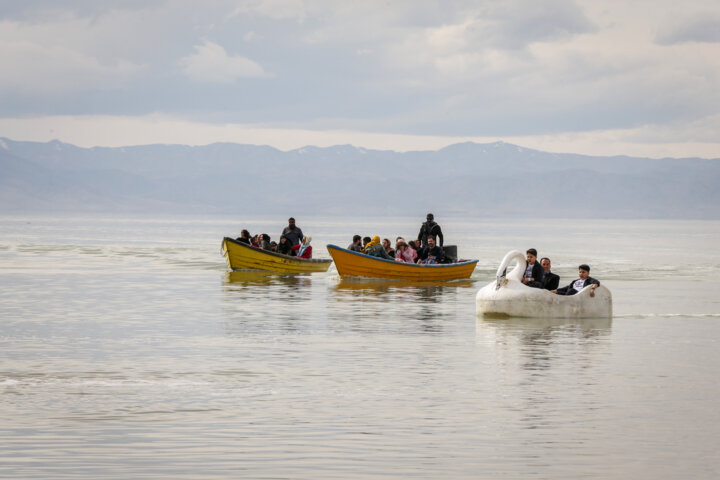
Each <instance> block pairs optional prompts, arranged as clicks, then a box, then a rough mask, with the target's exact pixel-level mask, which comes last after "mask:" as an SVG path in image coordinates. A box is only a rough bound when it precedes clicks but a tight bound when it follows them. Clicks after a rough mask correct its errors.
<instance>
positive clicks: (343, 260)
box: [327, 245, 478, 282]
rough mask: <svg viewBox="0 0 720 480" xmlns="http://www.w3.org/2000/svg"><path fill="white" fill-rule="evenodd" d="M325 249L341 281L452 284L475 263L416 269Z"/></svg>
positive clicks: (335, 249) (331, 246) (339, 250)
mask: <svg viewBox="0 0 720 480" xmlns="http://www.w3.org/2000/svg"><path fill="white" fill-rule="evenodd" d="M327 249H328V252H330V256H331V257H332V258H333V260H334V261H335V267H336V268H337V271H338V274H340V276H341V277H348V276H355V277H373V278H388V279H398V280H414V281H420V282H427V281H435V280H455V279H459V278H469V277H470V275H472V272H473V270H475V266H476V265H477V262H478V261H477V260H466V261H461V262H457V263H442V264H439V265H417V264H413V263H404V262H396V261H394V260H386V259H384V258H378V257H371V256H369V255H365V254H363V253H358V252H353V251H351V250H347V249H345V248H340V247H338V246H335V245H328V246H327Z"/></svg>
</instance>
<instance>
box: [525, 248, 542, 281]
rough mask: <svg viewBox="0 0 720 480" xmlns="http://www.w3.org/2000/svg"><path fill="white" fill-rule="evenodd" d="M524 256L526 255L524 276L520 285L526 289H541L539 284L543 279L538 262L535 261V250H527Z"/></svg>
mask: <svg viewBox="0 0 720 480" xmlns="http://www.w3.org/2000/svg"><path fill="white" fill-rule="evenodd" d="M525 255H527V257H526V258H527V261H526V262H525V274H524V275H523V279H522V283H524V284H525V285H527V286H528V287H533V288H542V283H540V282H541V280H542V278H543V268H542V265H540V262H538V261H537V250H535V249H534V248H528V249H527V251H526V252H525Z"/></svg>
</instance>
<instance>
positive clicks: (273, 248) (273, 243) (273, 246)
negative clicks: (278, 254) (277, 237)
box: [270, 241, 278, 250]
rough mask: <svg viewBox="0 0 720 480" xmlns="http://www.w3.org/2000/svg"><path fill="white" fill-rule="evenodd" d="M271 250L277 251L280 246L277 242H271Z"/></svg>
mask: <svg viewBox="0 0 720 480" xmlns="http://www.w3.org/2000/svg"><path fill="white" fill-rule="evenodd" d="M270 248H271V249H272V250H277V248H278V244H277V243H276V242H274V241H273V242H270Z"/></svg>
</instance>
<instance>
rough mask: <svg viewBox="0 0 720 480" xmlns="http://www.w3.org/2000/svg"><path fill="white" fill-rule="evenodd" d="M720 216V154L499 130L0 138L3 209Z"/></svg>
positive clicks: (0, 201) (13, 211)
mask: <svg viewBox="0 0 720 480" xmlns="http://www.w3.org/2000/svg"><path fill="white" fill-rule="evenodd" d="M427 211H433V212H435V213H436V215H442V216H483V217H498V216H505V215H514V216H519V217H568V218H576V217H584V218H588V217H596V218H695V219H701V218H711V219H717V218H720V159H710V160H708V159H699V158H683V159H675V158H666V159H649V158H632V157H594V156H586V155H575V154H555V153H546V152H541V151H537V150H531V149H527V148H522V147H519V146H516V145H511V144H508V143H503V142H496V143H490V144H476V143H460V144H456V145H451V146H449V147H446V148H443V149H441V150H437V151H415V152H394V151H380V150H368V149H364V148H358V147H353V146H349V145H341V146H334V147H328V148H319V147H305V148H300V149H297V150H291V151H289V152H283V151H280V150H277V149H275V148H271V147H267V146H254V145H239V144H231V143H216V144H212V145H207V146H201V147H190V146H183V145H147V146H135V147H123V148H101V147H96V148H79V147H76V146H73V145H69V144H66V143H62V142H59V141H51V142H48V143H35V142H16V141H12V140H9V139H5V138H0V213H4V214H16V213H61V212H63V213H65V212H85V213H87V212H103V213H105V212H106V213H145V212H148V213H150V212H152V213H163V212H166V213H193V214H197V213H229V214H245V215H247V214H249V213H252V214H258V215H265V214H267V215H271V214H272V215H287V214H288V212H292V214H293V215H343V216H348V215H363V216H374V215H382V216H386V215H390V216H396V215H397V216H399V215H414V216H417V215H419V214H423V215H424V213H423V212H427Z"/></svg>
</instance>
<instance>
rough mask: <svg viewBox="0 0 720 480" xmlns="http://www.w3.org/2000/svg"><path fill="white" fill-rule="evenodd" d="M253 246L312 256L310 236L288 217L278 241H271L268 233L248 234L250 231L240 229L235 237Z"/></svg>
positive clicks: (288, 253) (300, 255) (285, 253)
mask: <svg viewBox="0 0 720 480" xmlns="http://www.w3.org/2000/svg"><path fill="white" fill-rule="evenodd" d="M235 240H236V241H238V242H241V243H245V244H247V245H250V246H252V247H255V248H260V249H262V250H269V251H271V252H276V253H282V254H283V255H290V256H293V257H295V256H297V257H299V258H312V245H310V242H311V241H312V237H308V236H305V235H303V232H302V230H301V229H300V227H298V226H297V225H295V219H294V218H292V217H290V218H289V219H288V226H287V227H285V228H284V229H283V231H282V233H281V234H280V242H279V243H278V242H274V241H271V239H270V235H268V234H267V233H260V234H258V235H254V236H252V237H251V236H250V232H248V231H247V230H242V231H241V232H240V236H239V237H238V238H236V239H235Z"/></svg>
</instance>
